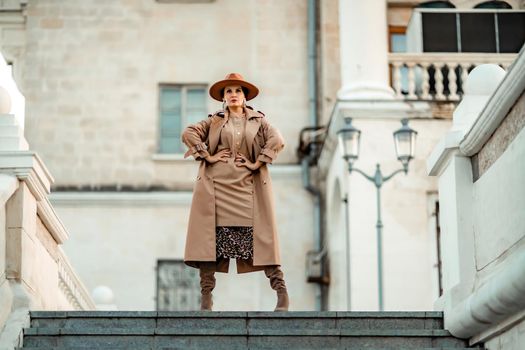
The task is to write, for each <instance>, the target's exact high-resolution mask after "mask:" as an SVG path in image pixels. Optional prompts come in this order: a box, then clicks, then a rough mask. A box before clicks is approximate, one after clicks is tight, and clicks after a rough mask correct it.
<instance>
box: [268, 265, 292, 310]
mask: <svg viewBox="0 0 525 350" xmlns="http://www.w3.org/2000/svg"><path fill="white" fill-rule="evenodd" d="M264 274H265V275H266V277H268V278H269V279H270V286H271V287H272V289H273V290H275V291H276V292H277V305H276V306H275V310H274V311H288V306H289V304H290V302H289V299H288V291H287V290H286V284H285V283H284V274H283V271H282V270H281V267H280V266H268V267H265V269H264Z"/></svg>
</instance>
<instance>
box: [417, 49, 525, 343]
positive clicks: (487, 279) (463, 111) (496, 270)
mask: <svg viewBox="0 0 525 350" xmlns="http://www.w3.org/2000/svg"><path fill="white" fill-rule="evenodd" d="M524 116H525V54H524V53H523V52H522V53H521V54H520V55H519V56H518V58H517V59H516V61H515V62H514V63H513V64H512V66H511V67H510V68H509V69H508V71H507V72H505V71H504V70H503V69H502V68H501V67H500V66H499V65H495V64H486V65H480V66H478V67H476V68H475V69H474V70H473V71H472V72H471V73H470V74H469V76H468V80H466V82H465V95H464V96H463V97H462V100H461V102H460V103H459V104H458V106H457V108H456V109H455V111H454V115H453V124H452V128H451V129H450V131H449V132H447V133H446V134H445V135H444V137H443V138H442V139H441V141H440V142H439V143H438V144H437V145H436V146H435V148H434V151H433V152H432V154H431V155H430V157H429V158H428V162H427V170H428V173H429V175H431V176H436V177H438V178H439V179H438V183H439V207H440V216H439V220H440V225H441V229H442V230H441V236H440V237H441V239H440V246H441V252H442V262H443V265H442V266H443V295H442V296H441V297H440V298H439V299H438V300H437V301H436V304H435V306H436V308H437V309H439V310H443V311H444V314H445V328H446V329H448V330H449V331H450V332H451V333H452V334H454V335H455V336H457V337H460V338H469V339H470V344H471V345H474V344H479V343H485V346H486V348H487V349H495V350H500V349H522V348H523V344H525V333H524V332H523V329H524V327H525V298H524V297H523V296H524V295H525V220H523V212H524V208H525V186H524V183H523V178H525V162H524V161H523V159H525V118H524Z"/></svg>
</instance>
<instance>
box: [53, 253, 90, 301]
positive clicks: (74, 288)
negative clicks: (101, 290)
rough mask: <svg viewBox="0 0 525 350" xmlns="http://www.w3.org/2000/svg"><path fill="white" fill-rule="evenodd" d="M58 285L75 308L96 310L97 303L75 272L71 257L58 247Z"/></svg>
mask: <svg viewBox="0 0 525 350" xmlns="http://www.w3.org/2000/svg"><path fill="white" fill-rule="evenodd" d="M57 264H58V287H59V289H60V291H61V292H62V294H63V295H64V297H65V298H66V299H67V302H68V303H69V305H71V307H73V308H74V309H75V310H94V309H95V304H94V302H93V299H92V297H91V295H90V294H89V293H88V291H87V289H86V287H85V286H84V283H82V281H81V280H80V278H79V277H78V275H77V274H76V273H75V271H74V270H73V268H72V267H71V264H70V263H69V259H68V258H67V257H66V255H65V254H64V252H63V251H62V249H61V248H58V261H57Z"/></svg>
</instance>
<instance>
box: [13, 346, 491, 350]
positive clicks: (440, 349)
mask: <svg viewBox="0 0 525 350" xmlns="http://www.w3.org/2000/svg"><path fill="white" fill-rule="evenodd" d="M103 349H104V350H123V349H126V350H181V349H186V348H185V347H170V346H163V347H159V348H156V347H131V348H130V347H106V348H103ZM214 349H215V348H214ZM244 349H251V350H258V349H269V347H259V348H258V347H255V346H250V347H249V348H248V347H246V348H244ZM303 349H305V348H304V347H287V348H286V350H303ZM322 349H323V350H341V349H346V350H355V349H356V348H348V347H347V348H341V347H336V348H330V347H323V348H322ZM360 349H363V348H360ZM365 349H366V350H405V349H406V348H405V347H388V348H365ZM473 349H476V350H483V348H449V347H438V348H412V349H411V350H473ZM15 350H86V348H85V347H65V348H63V347H23V348H15Z"/></svg>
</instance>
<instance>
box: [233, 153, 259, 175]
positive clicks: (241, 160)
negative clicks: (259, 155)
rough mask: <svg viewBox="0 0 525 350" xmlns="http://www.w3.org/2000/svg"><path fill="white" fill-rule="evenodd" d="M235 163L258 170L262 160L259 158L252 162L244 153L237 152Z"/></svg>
mask: <svg viewBox="0 0 525 350" xmlns="http://www.w3.org/2000/svg"><path fill="white" fill-rule="evenodd" d="M235 165H236V166H244V167H246V168H248V169H250V170H252V171H254V170H257V169H259V168H260V167H261V165H262V162H261V161H259V160H257V161H256V162H255V163H252V162H250V160H249V159H248V158H246V156H245V155H244V154H241V153H237V155H236V156H235Z"/></svg>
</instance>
